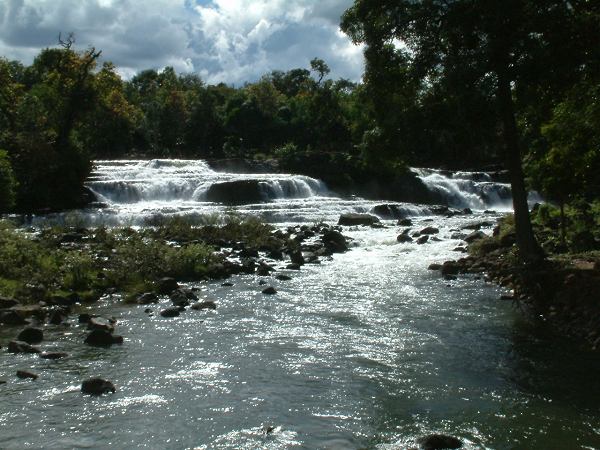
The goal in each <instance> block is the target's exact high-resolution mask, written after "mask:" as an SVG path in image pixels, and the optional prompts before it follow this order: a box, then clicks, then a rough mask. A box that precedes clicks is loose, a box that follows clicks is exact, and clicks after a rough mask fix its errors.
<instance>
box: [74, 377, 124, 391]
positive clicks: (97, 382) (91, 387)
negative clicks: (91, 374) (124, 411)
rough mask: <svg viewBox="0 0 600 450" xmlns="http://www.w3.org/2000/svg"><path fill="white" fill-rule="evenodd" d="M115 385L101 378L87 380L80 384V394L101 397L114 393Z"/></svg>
mask: <svg viewBox="0 0 600 450" xmlns="http://www.w3.org/2000/svg"><path fill="white" fill-rule="evenodd" d="M116 391H117V390H116V388H115V385H114V384H112V383H111V382H110V381H107V380H104V379H102V378H89V379H87V380H84V381H83V383H81V392H83V393H84V394H89V395H103V394H108V393H109V392H112V393H114V392H116Z"/></svg>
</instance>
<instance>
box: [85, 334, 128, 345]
mask: <svg viewBox="0 0 600 450" xmlns="http://www.w3.org/2000/svg"><path fill="white" fill-rule="evenodd" d="M85 343H86V344H87V345H91V346H93V347H110V346H111V345H113V344H122V343H123V336H113V335H112V334H110V333H109V332H108V331H106V330H93V331H92V332H91V333H90V334H88V336H87V337H86V338H85Z"/></svg>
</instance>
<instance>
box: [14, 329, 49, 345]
mask: <svg viewBox="0 0 600 450" xmlns="http://www.w3.org/2000/svg"><path fill="white" fill-rule="evenodd" d="M17 339H18V340H19V341H23V342H27V343H28V344H38V343H40V342H42V341H43V340H44V332H43V331H42V330H40V329H39V328H33V327H28V328H25V329H23V331H21V332H20V333H19V335H18V336H17Z"/></svg>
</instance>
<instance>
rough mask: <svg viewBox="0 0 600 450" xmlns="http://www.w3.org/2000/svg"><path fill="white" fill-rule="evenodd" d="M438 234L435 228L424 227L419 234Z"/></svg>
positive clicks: (437, 229)
mask: <svg viewBox="0 0 600 450" xmlns="http://www.w3.org/2000/svg"><path fill="white" fill-rule="evenodd" d="M439 232H440V230H439V228H436V227H425V228H423V229H422V230H421V231H419V233H421V234H438V233H439Z"/></svg>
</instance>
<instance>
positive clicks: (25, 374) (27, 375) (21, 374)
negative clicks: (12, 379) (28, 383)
mask: <svg viewBox="0 0 600 450" xmlns="http://www.w3.org/2000/svg"><path fill="white" fill-rule="evenodd" d="M17 377H18V378H21V379H30V380H37V379H38V376H37V375H36V374H35V373H33V372H29V371H28V370H17Z"/></svg>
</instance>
